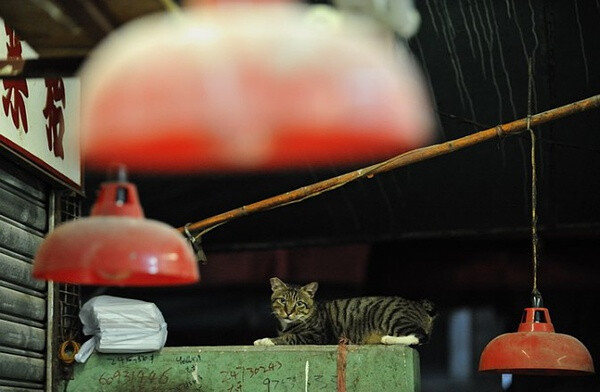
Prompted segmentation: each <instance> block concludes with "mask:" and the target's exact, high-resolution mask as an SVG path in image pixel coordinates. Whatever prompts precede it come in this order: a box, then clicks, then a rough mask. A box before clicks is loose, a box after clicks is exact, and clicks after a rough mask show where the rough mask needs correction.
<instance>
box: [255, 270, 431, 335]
mask: <svg viewBox="0 0 600 392" xmlns="http://www.w3.org/2000/svg"><path fill="white" fill-rule="evenodd" d="M270 282H271V289H272V290H273V294H272V295H271V307H272V309H273V313H274V314H275V316H276V317H277V319H278V320H279V323H280V325H279V328H278V331H277V332H278V334H279V336H278V337H276V338H263V339H258V340H256V341H255V342H254V344H255V345H257V346H271V345H280V344H281V345H285V344H338V343H339V341H340V340H341V339H344V340H345V341H346V342H348V343H349V344H379V343H382V344H404V345H417V344H423V343H426V342H427V341H429V337H430V336H431V329H432V327H433V320H434V319H435V316H436V310H435V306H434V304H433V303H432V302H431V301H429V300H419V301H413V300H409V299H404V298H401V297H359V298H348V299H336V300H332V301H323V302H317V301H316V300H315V293H316V291H317V288H318V287H319V285H318V283H316V282H312V283H309V284H307V285H305V286H302V287H300V286H296V285H291V284H286V283H284V282H282V281H281V280H280V279H278V278H271V280H270Z"/></svg>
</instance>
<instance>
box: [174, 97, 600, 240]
mask: <svg viewBox="0 0 600 392" xmlns="http://www.w3.org/2000/svg"><path fill="white" fill-rule="evenodd" d="M598 107H600V95H594V96H592V97H589V98H586V99H583V100H581V101H577V102H573V103H570V104H567V105H564V106H559V107H557V108H554V109H550V110H547V111H545V112H542V113H538V114H534V115H532V116H530V117H526V118H521V119H518V120H515V121H512V122H509V123H506V124H501V125H497V126H495V127H493V128H488V129H485V130H483V131H479V132H476V133H473V134H471V135H467V136H464V137H461V138H458V139H454V140H450V141H447V142H444V143H440V144H434V145H431V146H427V147H423V148H418V149H415V150H411V151H408V152H406V153H404V154H400V155H397V156H395V157H392V158H390V159H388V160H386V161H383V162H380V163H377V164H374V165H371V166H367V167H364V168H361V169H358V170H354V171H351V172H348V173H345V174H341V175H339V176H336V177H333V178H330V179H327V180H323V181H319V182H316V183H314V184H311V185H307V186H303V187H301V188H298V189H295V190H292V191H289V192H286V193H282V194H280V195H277V196H273V197H269V198H267V199H264V200H261V201H257V202H255V203H252V204H248V205H245V206H242V207H239V208H236V209H233V210H230V211H227V212H223V213H221V214H218V215H215V216H212V217H209V218H206V219H203V220H200V221H198V222H196V223H191V224H188V225H186V226H187V228H188V230H189V231H190V232H200V233H199V234H197V237H200V236H202V235H203V234H205V233H207V232H208V231H210V230H212V229H214V228H215V227H217V226H220V225H222V224H225V223H227V222H229V221H231V220H234V219H237V218H241V217H243V216H247V215H250V214H253V213H256V212H260V211H266V210H271V209H274V208H277V207H282V206H285V205H288V204H292V203H297V202H300V201H302V200H305V199H308V198H311V197H314V196H317V195H320V194H322V193H324V192H328V191H331V190H333V189H336V188H339V187H341V186H343V185H346V184H347V183H349V182H352V181H355V180H357V179H359V178H364V177H367V178H371V177H373V176H374V175H376V174H380V173H384V172H387V171H390V170H393V169H397V168H399V167H402V166H407V165H410V164H412V163H416V162H421V161H425V160H427V159H431V158H434V157H437V156H441V155H445V154H449V153H451V152H455V151H458V150H461V149H463V148H466V147H470V146H473V145H475V144H479V143H481V142H484V141H486V140H490V139H493V138H497V137H503V136H510V135H516V134H518V133H521V132H523V131H525V130H527V122H528V121H530V124H531V126H535V125H540V124H544V123H547V122H551V121H554V120H557V119H560V118H562V117H566V116H569V115H572V114H575V113H580V112H584V111H587V110H590V109H594V108H598ZM177 230H179V231H180V232H184V231H185V227H180V228H178V229H177Z"/></svg>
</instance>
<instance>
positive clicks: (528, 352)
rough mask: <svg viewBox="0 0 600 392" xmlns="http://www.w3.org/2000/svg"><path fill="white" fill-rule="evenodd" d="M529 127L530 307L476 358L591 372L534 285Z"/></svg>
mask: <svg viewBox="0 0 600 392" xmlns="http://www.w3.org/2000/svg"><path fill="white" fill-rule="evenodd" d="M530 83H531V69H530ZM530 92H531V84H530ZM530 102H531V101H530ZM528 129H529V133H530V135H531V207H532V208H531V210H532V221H531V229H532V250H533V290H532V292H531V307H529V308H525V311H524V312H523V316H522V318H521V323H520V324H519V328H518V330H517V332H512V333H505V334H503V335H500V336H498V337H496V338H494V339H492V341H490V342H489V343H488V344H487V346H486V347H485V348H484V350H483V352H482V353H481V358H480V359H479V370H480V371H484V372H496V373H512V374H524V375H543V376H569V375H572V376H576V375H577V376H579V375H590V374H593V373H594V363H593V361H592V357H591V355H590V353H589V351H588V350H587V348H585V346H584V345H583V344H582V343H581V342H580V341H579V340H577V339H576V338H574V337H572V336H569V335H565V334H561V333H556V332H554V326H553V325H552V322H551V320H550V313H549V312H548V309H547V308H545V307H544V304H543V300H542V295H541V294H540V292H539V291H538V288H537V270H538V257H537V256H538V235H537V211H536V206H537V203H536V196H537V187H536V185H537V184H536V164H535V133H534V131H533V130H532V129H531V128H530V127H529V125H528Z"/></svg>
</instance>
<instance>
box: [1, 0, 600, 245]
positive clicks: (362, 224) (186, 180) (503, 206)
mask: <svg viewBox="0 0 600 392" xmlns="http://www.w3.org/2000/svg"><path fill="white" fill-rule="evenodd" d="M416 3H417V4H416V5H417V7H418V9H419V11H420V13H421V19H422V24H421V28H420V30H419V32H418V34H417V35H416V36H415V37H413V38H412V39H411V40H410V41H409V42H408V45H409V46H410V48H411V50H412V52H413V53H414V56H415V57H416V59H417V60H418V62H419V63H420V65H421V67H422V70H423V72H424V74H425V76H426V78H427V80H428V82H429V87H430V91H431V92H432V95H433V97H434V102H435V109H436V113H437V117H438V134H439V137H438V140H437V141H438V142H441V141H446V140H451V139H455V138H458V137H461V136H464V135H467V134H470V133H473V132H475V131H478V130H481V129H484V128H487V127H492V126H495V125H497V124H500V123H505V122H508V121H511V120H514V119H517V118H522V117H525V116H526V115H527V110H528V99H527V97H528V61H529V60H531V62H532V70H533V72H532V75H533V89H532V102H531V106H532V112H533V113H536V112H540V111H543V110H547V109H551V108H554V107H557V106H560V105H564V104H567V103H570V102H573V101H576V100H580V99H583V98H587V97H589V96H592V95H595V94H598V93H599V92H600V74H599V73H598V72H597V70H598V69H599V68H600V40H598V39H597V37H599V36H600V23H599V22H600V6H599V5H598V2H597V1H596V2H594V1H542V0H529V1H516V0H506V1H492V0H469V1H465V0H462V1H441V0H427V1H417V2H416ZM173 6H176V2H171V1H161V0H136V1H128V2H123V1H118V0H102V1H75V2H70V1H66V0H52V1H50V0H45V1H33V0H26V1H23V0H10V1H9V0H5V1H2V2H0V14H1V15H2V16H3V18H4V19H5V20H6V21H7V23H8V24H9V25H12V26H13V27H14V29H15V30H16V31H17V32H18V33H19V34H20V36H21V37H22V38H23V39H25V40H27V41H28V42H29V44H30V45H31V46H33V47H34V49H35V50H36V51H38V52H39V53H40V55H41V58H43V59H44V58H58V59H73V58H75V59H81V58H84V57H85V56H86V54H87V53H89V51H90V50H91V49H93V47H94V46H95V45H96V44H97V42H98V41H99V40H101V39H102V37H104V36H105V35H106V34H108V33H109V32H110V31H111V30H113V29H115V28H117V27H118V26H120V25H121V24H123V23H125V22H127V21H128V20H131V19H133V18H136V17H138V16H142V15H144V14H147V13H150V12H155V11H160V10H164V9H165V8H168V7H173ZM56 10H59V11H60V12H58V11H56ZM50 15H53V16H52V17H51V16H50ZM599 125H600V111H598V110H595V111H594V110H593V111H589V112H586V113H582V114H577V115H574V116H571V117H568V118H565V119H561V120H558V121H555V122H553V123H549V124H546V125H543V126H539V127H537V128H536V132H537V133H538V147H539V148H538V150H539V151H538V159H539V162H538V164H539V203H538V204H539V216H540V218H539V219H540V221H539V223H540V229H541V230H542V232H545V233H546V235H556V236H565V235H568V236H581V235H587V236H589V235H595V234H596V233H597V232H598V229H599V228H600V206H599V204H598V203H597V202H596V200H597V199H598V195H599V192H600V187H599V181H600V176H598V175H597V173H598V172H599V171H600V159H599V155H598V151H599V148H600V132H598V128H599ZM529 149H530V139H529V136H528V134H527V133H523V134H521V135H518V136H511V137H506V138H503V139H498V140H493V141H488V142H485V143H482V144H479V145H476V146H473V147H470V148H468V149H465V150H462V151H459V152H456V153H452V154H450V155H446V156H443V157H438V158H434V159H431V160H429V161H425V162H421V163H417V164H413V165H411V166H408V167H404V168H400V169H397V170H394V171H392V172H388V173H385V174H381V175H377V176H375V177H374V178H372V179H363V180H359V181H356V182H354V183H351V184H348V185H346V186H344V187H342V188H339V189H337V190H334V191H331V192H329V193H326V194H322V195H320V196H318V197H315V198H313V199H309V200H305V201H303V202H301V203H297V204H294V205H290V206H286V207H282V208H279V209H276V210H272V211H267V212H261V213H257V214H254V215H251V216H247V217H244V218H241V219H238V220H236V221H233V222H231V223H228V224H226V225H223V226H220V227H218V228H216V229H215V230H213V231H211V232H210V233H208V234H206V235H205V238H204V243H205V246H206V247H207V248H209V249H215V250H216V249H240V248H255V247H267V248H268V247H278V246H286V245H302V244H329V243H347V242H375V241H382V240H394V239H405V238H423V237H425V238H429V237H435V238H446V237H455V236H463V237H464V236H479V237H480V236H486V237H497V236H519V237H522V236H526V235H528V234H527V233H528V227H529V225H530V189H529V187H530V185H529V184H530V164H529V161H530V157H529V153H530V152H529ZM368 163H373V162H365V165H366V164H368ZM351 169H354V168H350V167H333V166H332V167H328V168H322V167H321V168H313V167H308V166H307V167H305V168H300V169H299V170H297V171H294V172H266V173H254V174H230V173H214V174H201V175H186V176H180V177H176V176H171V177H165V176H162V177H161V176H132V179H133V180H134V181H135V182H136V183H137V184H138V187H139V191H140V196H141V200H142V204H143V205H144V208H145V212H146V215H147V216H148V217H149V218H153V219H158V220H161V221H165V222H168V223H170V224H172V225H174V226H182V225H184V224H185V223H189V222H195V221H198V220H201V219H204V218H207V217H210V216H213V215H215V214H219V213H221V212H224V211H227V210H230V209H234V208H237V207H240V206H242V205H245V204H249V203H253V202H256V201H259V200H262V199H264V198H267V197H271V196H274V195H277V194H280V193H284V192H287V191H290V190H292V189H295V188H299V187H302V186H305V185H308V184H311V183H314V182H316V181H319V180H323V179H326V178H330V177H333V176H336V175H338V174H341V173H344V172H346V171H349V170H351ZM103 177H104V173H93V172H89V173H88V175H87V178H86V185H87V193H88V195H89V196H93V195H94V192H95V189H96V187H97V185H98V183H99V182H100V181H102V179H103ZM89 202H91V199H90V200H88V204H89Z"/></svg>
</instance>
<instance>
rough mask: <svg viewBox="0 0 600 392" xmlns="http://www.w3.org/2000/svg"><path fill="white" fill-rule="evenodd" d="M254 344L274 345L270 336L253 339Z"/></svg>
mask: <svg viewBox="0 0 600 392" xmlns="http://www.w3.org/2000/svg"><path fill="white" fill-rule="evenodd" d="M254 345H255V346H274V345H275V343H274V342H273V340H272V339H271V338H262V339H257V340H255V341H254Z"/></svg>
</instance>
